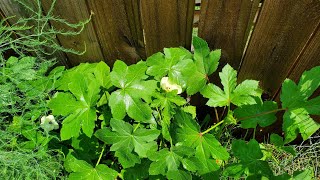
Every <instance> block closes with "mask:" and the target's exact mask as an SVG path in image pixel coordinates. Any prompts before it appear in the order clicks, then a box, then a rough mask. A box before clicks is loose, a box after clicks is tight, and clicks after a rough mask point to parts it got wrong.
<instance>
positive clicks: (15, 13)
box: [0, 0, 69, 66]
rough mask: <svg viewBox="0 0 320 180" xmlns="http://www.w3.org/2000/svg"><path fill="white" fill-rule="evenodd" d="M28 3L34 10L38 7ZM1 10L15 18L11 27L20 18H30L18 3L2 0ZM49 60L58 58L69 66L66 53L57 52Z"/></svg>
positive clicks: (11, 19) (7, 15)
mask: <svg viewBox="0 0 320 180" xmlns="http://www.w3.org/2000/svg"><path fill="white" fill-rule="evenodd" d="M26 2H27V4H29V5H30V7H32V8H35V7H36V4H35V3H34V2H33V1H32V2H28V1H26ZM0 9H1V11H2V13H3V14H4V16H6V17H13V18H10V19H9V23H10V24H11V25H12V24H14V23H15V22H17V20H18V19H19V18H23V17H30V12H29V11H28V10H27V9H25V8H23V7H22V6H21V5H20V4H19V3H18V2H16V1H12V0H1V1H0ZM35 9H36V8H35ZM48 58H56V59H57V60H58V61H59V63H61V64H62V65H66V66H68V65H69V63H68V60H67V57H66V55H65V53H63V52H55V53H54V54H53V55H51V56H49V57H48Z"/></svg>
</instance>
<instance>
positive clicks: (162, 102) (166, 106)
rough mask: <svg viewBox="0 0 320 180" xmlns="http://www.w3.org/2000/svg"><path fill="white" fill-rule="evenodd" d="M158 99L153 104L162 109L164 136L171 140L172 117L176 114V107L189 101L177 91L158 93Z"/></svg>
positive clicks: (156, 95)
mask: <svg viewBox="0 0 320 180" xmlns="http://www.w3.org/2000/svg"><path fill="white" fill-rule="evenodd" d="M155 97H156V99H155V100H154V101H153V102H152V104H151V106H152V107H155V108H157V109H158V110H160V112H161V113H160V114H159V116H160V124H161V126H162V128H161V131H162V136H163V137H164V138H165V139H166V140H168V141H170V140H171V136H170V133H169V129H170V125H171V119H172V118H173V115H174V114H175V108H176V107H177V106H182V105H184V104H186V103H187V101H186V100H185V99H184V98H183V97H181V96H179V95H177V94H176V93H175V92H168V93H156V94H155Z"/></svg>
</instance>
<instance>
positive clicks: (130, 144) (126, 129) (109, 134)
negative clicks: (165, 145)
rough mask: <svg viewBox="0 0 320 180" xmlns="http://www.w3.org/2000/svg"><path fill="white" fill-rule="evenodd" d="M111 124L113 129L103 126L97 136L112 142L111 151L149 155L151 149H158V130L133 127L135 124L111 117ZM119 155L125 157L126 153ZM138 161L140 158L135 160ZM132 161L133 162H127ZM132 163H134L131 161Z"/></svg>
mask: <svg viewBox="0 0 320 180" xmlns="http://www.w3.org/2000/svg"><path fill="white" fill-rule="evenodd" d="M110 125H111V127H112V130H111V129H109V128H103V129H99V130H98V131H96V133H95V136H96V137H97V138H98V139H100V140H102V141H104V142H105V143H107V144H111V145H112V146H111V148H110V150H111V151H116V152H117V151H119V153H121V154H122V153H125V154H124V155H126V156H132V155H128V153H132V151H134V152H135V153H137V154H138V155H139V156H140V157H147V152H148V151H150V150H154V151H155V150H156V148H157V143H156V142H155V141H154V140H155V139H157V137H158V136H159V131H158V130H155V129H154V130H152V129H145V128H138V129H136V130H134V129H133V126H132V125H131V124H129V123H127V122H125V121H123V120H116V119H111V121H110ZM119 153H118V155H117V156H118V157H121V158H123V159H122V160H124V157H123V156H124V155H120V154H119ZM132 157H133V156H132ZM135 162H136V163H137V162H138V160H136V161H135ZM125 163H129V164H130V163H131V162H125ZM131 164H132V163H131Z"/></svg>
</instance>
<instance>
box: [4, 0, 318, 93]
mask: <svg viewBox="0 0 320 180" xmlns="http://www.w3.org/2000/svg"><path fill="white" fill-rule="evenodd" d="M42 2H43V10H44V13H46V11H47V10H48V7H49V5H50V4H51V2H52V0H43V1H42ZM200 3H201V4H200ZM195 4H197V5H200V10H199V11H196V12H195ZM0 10H1V13H2V14H3V15H4V16H12V15H16V16H17V17H21V16H27V13H26V10H24V9H23V8H21V7H19V6H18V4H17V3H16V2H15V1H14V0H1V1H0ZM91 11H92V12H94V16H93V19H92V21H91V22H90V23H89V24H88V25H87V26H86V28H85V30H84V31H83V33H82V34H81V35H79V36H77V37H72V38H70V37H58V41H59V42H60V43H61V45H63V46H65V47H68V48H75V49H79V50H82V49H83V48H84V42H85V43H86V46H87V52H86V53H85V54H84V55H83V56H76V55H71V54H62V53H60V54H58V55H57V57H58V58H59V59H61V60H67V61H68V62H69V63H70V64H71V65H76V64H79V63H80V62H95V61H100V60H105V61H106V62H107V63H108V64H112V63H113V62H114V61H115V60H116V59H122V60H125V61H126V62H128V63H134V62H136V61H138V60H140V59H145V58H146V57H148V56H150V55H151V54H153V53H155V52H157V51H161V50H162V49H163V48H164V47H175V46H184V47H186V48H188V49H190V46H191V40H192V31H193V27H194V25H193V24H194V20H195V21H197V22H196V24H197V25H196V26H198V27H197V28H198V33H199V36H200V37H202V38H204V39H205V40H206V41H207V42H208V44H209V46H210V48H212V49H216V48H221V49H222V55H223V57H222V60H221V65H220V66H223V65H224V64H226V63H229V64H231V65H232V66H233V67H235V68H238V70H239V79H240V81H241V80H243V79H245V78H251V79H257V80H260V81H261V86H262V88H263V89H265V90H266V91H267V92H268V93H269V94H270V95H271V97H273V98H274V99H276V98H277V97H278V96H279V88H280V87H281V82H282V81H283V80H284V79H285V78H287V77H288V78H291V79H293V80H297V79H298V78H299V77H300V75H301V74H302V72H303V71H304V70H306V69H309V68H311V67H313V66H316V65H320V28H319V26H320V1H319V0H264V1H263V2H262V1H261V0H202V2H200V1H199V0H197V2H195V0H57V4H56V8H55V11H54V13H55V15H58V16H60V17H62V18H65V19H67V20H69V21H70V22H77V21H79V20H83V19H86V18H88V17H89V15H90V12H91ZM194 15H196V16H194ZM194 17H195V18H194ZM319 78H320V77H319Z"/></svg>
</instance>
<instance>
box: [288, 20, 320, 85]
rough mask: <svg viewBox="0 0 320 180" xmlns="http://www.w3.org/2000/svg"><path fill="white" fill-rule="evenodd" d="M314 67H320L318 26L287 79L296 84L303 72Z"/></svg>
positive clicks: (319, 28)
mask: <svg viewBox="0 0 320 180" xmlns="http://www.w3.org/2000/svg"><path fill="white" fill-rule="evenodd" d="M315 66H320V24H319V25H318V28H317V30H316V31H315V32H314V34H313V37H312V39H311V40H310V41H309V43H308V44H307V46H306V47H305V50H304V51H303V52H301V56H300V57H299V59H298V62H297V64H296V65H295V67H294V68H293V69H292V72H291V73H290V74H289V75H288V76H287V77H288V78H289V79H292V80H293V81H295V82H298V81H299V79H300V77H301V75H302V73H303V72H304V71H306V70H310V69H311V68H313V67H315ZM319 78H320V77H319Z"/></svg>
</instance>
